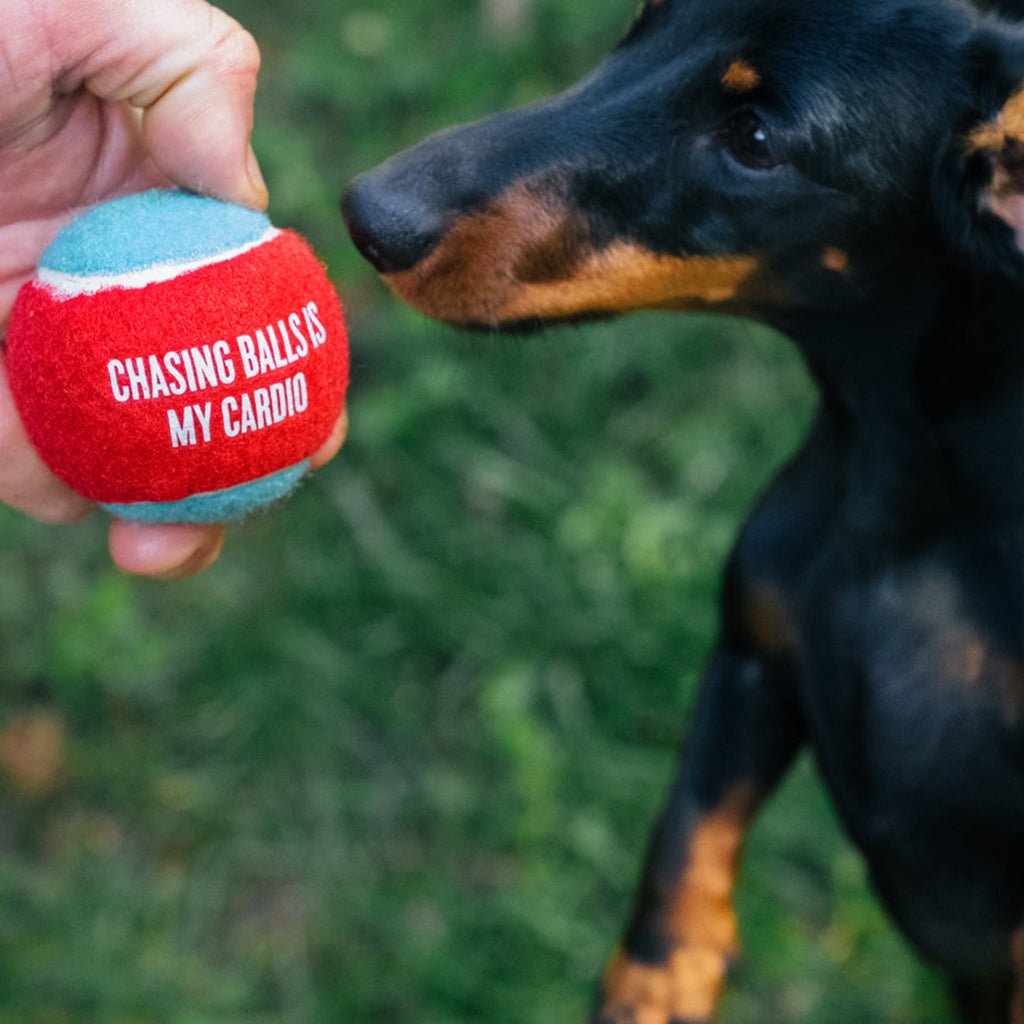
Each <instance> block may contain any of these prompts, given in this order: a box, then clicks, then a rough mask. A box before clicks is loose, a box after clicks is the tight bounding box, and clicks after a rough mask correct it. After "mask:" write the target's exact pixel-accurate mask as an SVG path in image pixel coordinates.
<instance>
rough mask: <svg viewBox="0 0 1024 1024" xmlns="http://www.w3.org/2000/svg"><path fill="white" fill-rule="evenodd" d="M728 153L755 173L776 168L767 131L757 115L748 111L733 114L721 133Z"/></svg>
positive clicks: (776, 163) (776, 161)
mask: <svg viewBox="0 0 1024 1024" xmlns="http://www.w3.org/2000/svg"><path fill="white" fill-rule="evenodd" d="M722 137H723V141H724V142H725V145H726V147H727V148H728V150H729V152H730V153H731V154H732V155H733V156H734V157H735V158H736V159H737V160H738V161H739V162H740V163H741V164H743V166H744V167H750V168H751V169H753V170H755V171H768V170H771V168H773V167H776V166H778V163H779V162H778V160H776V159H775V156H774V154H773V153H772V147H771V142H770V140H769V138H768V130H767V129H766V128H765V126H764V123H763V122H762V120H761V118H759V117H758V116H757V114H755V113H753V112H752V111H750V110H744V111H741V112H740V113H738V114H734V115H733V116H732V117H731V118H730V119H729V121H728V122H727V123H726V125H725V128H724V130H723V132H722Z"/></svg>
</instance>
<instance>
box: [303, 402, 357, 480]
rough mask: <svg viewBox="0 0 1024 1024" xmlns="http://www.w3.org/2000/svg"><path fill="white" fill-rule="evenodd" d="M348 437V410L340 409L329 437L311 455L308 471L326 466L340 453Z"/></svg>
mask: <svg viewBox="0 0 1024 1024" xmlns="http://www.w3.org/2000/svg"><path fill="white" fill-rule="evenodd" d="M347 436H348V410H347V409H342V410H341V415H340V416H339V417H338V421H337V422H336V423H335V424H334V429H333V430H332V431H331V436H330V437H328V438H327V440H326V441H325V442H324V443H323V444H322V445H321V446H320V447H319V448H318V449H317V450H316V451H315V452H314V453H313V455H312V457H311V458H310V460H309V468H310V469H319V468H320V467H321V466H326V465H327V463H328V462H330V461H331V459H333V458H334V456H335V455H337V454H338V452H339V451H341V446H342V445H343V444H344V443H345V438H346V437H347Z"/></svg>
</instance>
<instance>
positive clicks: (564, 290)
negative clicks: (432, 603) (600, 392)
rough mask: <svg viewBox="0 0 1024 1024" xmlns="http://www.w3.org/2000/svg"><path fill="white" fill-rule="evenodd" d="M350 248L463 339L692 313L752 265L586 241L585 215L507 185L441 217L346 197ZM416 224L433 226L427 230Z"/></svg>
mask: <svg viewBox="0 0 1024 1024" xmlns="http://www.w3.org/2000/svg"><path fill="white" fill-rule="evenodd" d="M344 212H345V219H346V223H347V225H348V228H349V232H350V234H351V235H352V237H353V240H354V241H355V242H356V244H357V245H358V247H359V248H360V251H361V252H362V253H363V254H364V256H366V258H367V259H369V260H370V261H371V262H372V263H373V264H374V266H375V267H376V268H377V269H378V270H379V271H380V272H381V274H382V276H383V278H384V280H385V282H386V283H387V285H388V287H389V288H390V289H391V290H392V291H393V292H394V293H395V295H397V296H398V297H399V298H400V299H402V300H403V301H404V302H406V303H408V304H409V305H410V306H412V307H413V308H414V309H417V310H419V311H420V312H421V313H424V314H426V315H427V316H429V317H432V318H434V319H436V320H440V321H443V322H445V323H448V324H452V325H454V326H457V327H461V328H464V329H467V330H478V331H487V332H490V333H495V332H500V333H509V334H523V333H530V332H534V331H537V330H540V329H543V328H546V327H550V326H553V325H559V324H579V323H585V322H589V321H591V320H597V319H606V318H608V317H612V316H617V315H619V314H622V313H628V312H631V311H634V310H639V309H667V310H687V311H703V310H708V309H721V308H722V307H725V306H728V305H729V304H730V303H731V302H732V301H733V300H735V299H737V297H738V296H739V294H740V292H741V291H742V290H745V289H746V288H747V287H748V285H749V284H750V282H752V281H753V279H754V278H755V277H756V276H757V275H758V273H759V271H760V269H761V268H760V264H759V261H758V260H757V259H756V258H755V257H753V256H739V255H737V256H696V255H678V256H676V255H668V254H663V253H657V252H654V251H652V250H650V249H648V248H646V247H645V246H643V245H642V244H641V243H639V242H637V241H633V240H628V239H621V238H620V239H614V240H611V241H607V242H605V241H602V242H600V243H598V242H597V241H596V240H595V239H594V237H593V233H592V231H591V229H590V225H589V223H588V221H587V218H586V217H585V216H584V215H583V214H582V213H581V212H580V211H579V210H576V209H573V208H572V207H570V206H568V205H567V204H566V203H565V202H564V201H562V200H561V199H560V198H558V197H556V196H554V195H553V194H551V193H550V192H547V191H545V190H542V189H539V188H537V187H530V186H529V184H527V183H518V184H517V185H514V186H512V187H511V188H509V189H507V190H506V191H505V192H504V193H502V194H501V195H500V196H499V197H498V198H496V199H493V200H491V201H490V202H488V203H486V204H482V205H481V206H480V207H479V208H478V209H475V210H473V211H472V212H468V213H464V214H461V215H458V216H454V217H453V216H448V217H446V218H444V219H443V221H442V218H440V217H431V216H429V215H428V214H424V213H422V212H421V210H420V209H416V211H415V213H416V216H417V218H418V222H417V226H416V227H415V228H412V227H409V226H407V222H410V221H411V220H412V216H411V214H410V213H409V211H408V208H407V207H405V206H402V205H401V204H400V203H399V201H398V200H397V199H396V200H395V205H394V207H392V208H387V207H386V205H385V204H384V202H383V201H382V199H381V198H380V196H379V195H378V196H374V197H373V202H369V201H367V200H366V199H364V198H363V197H361V196H359V195H358V194H354V193H350V195H349V196H348V197H347V198H346V202H345V207H344ZM419 222H427V223H430V224H431V225H433V227H432V228H431V230H430V231H428V230H426V229H423V228H422V227H420V226H419Z"/></svg>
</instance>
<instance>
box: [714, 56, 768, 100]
mask: <svg viewBox="0 0 1024 1024" xmlns="http://www.w3.org/2000/svg"><path fill="white" fill-rule="evenodd" d="M760 84H761V75H760V72H758V70H757V68H755V67H754V66H753V65H752V64H750V63H748V62H747V61H745V60H742V59H738V60H734V61H733V62H732V63H731V64H730V65H729V66H728V67H727V68H726V69H725V74H724V75H722V85H724V86H725V88H726V89H728V90H729V92H753V91H754V90H755V89H756V88H757V87H758V86H759V85H760Z"/></svg>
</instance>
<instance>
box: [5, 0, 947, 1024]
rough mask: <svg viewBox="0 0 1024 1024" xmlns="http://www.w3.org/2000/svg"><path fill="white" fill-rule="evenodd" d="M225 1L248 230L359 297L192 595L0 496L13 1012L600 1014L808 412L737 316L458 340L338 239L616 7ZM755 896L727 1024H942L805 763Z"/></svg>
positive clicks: (236, 1018)
mask: <svg viewBox="0 0 1024 1024" xmlns="http://www.w3.org/2000/svg"><path fill="white" fill-rule="evenodd" d="M224 6H225V7H226V8H227V9H228V10H229V11H230V12H231V13H232V14H234V15H235V16H237V17H238V18H239V19H240V20H242V21H243V22H245V23H246V24H247V25H248V26H249V27H250V28H251V29H252V31H253V32H254V33H255V34H256V36H257V38H258V40H259V42H260V44H261V47H262V50H263V54H264V73H263V77H262V87H261V92H260V96H259V100H258V128H257V132H256V136H255V145H256V148H257V151H258V152H259V154H260V156H261V159H262V162H263V166H264V170H265V173H266V176H267V179H268V182H269V184H270V188H271V194H272V197H273V199H272V209H271V213H272V216H273V217H274V219H275V221H276V222H277V223H279V224H281V225H286V226H290V227H296V228H298V229H300V230H302V231H303V232H305V233H306V234H307V235H308V236H309V237H310V239H311V240H312V241H313V242H314V244H315V245H316V247H317V249H318V251H319V252H320V254H321V256H322V258H323V259H324V260H325V261H326V262H327V263H328V265H329V267H330V270H331V273H332V276H333V278H334V280H335V281H336V283H337V285H338V287H339V289H340V291H341V293H342V295H343V297H344V299H345V303H346V307H347V309H348V312H349V318H350V327H351V334H352V362H353V365H352V373H353V381H352V387H351V392H350V399H349V408H350V412H351V420H352V431H351V435H350V439H349V442H348V444H347V446H346V448H345V449H344V451H343V453H342V454H341V456H340V457H339V458H338V459H337V460H336V461H335V463H334V464H332V465H331V466H330V467H329V468H327V469H325V470H324V471H322V472H321V473H319V474H317V475H316V477H315V478H314V479H312V480H311V481H310V482H308V483H307V484H306V485H305V486H303V487H302V489H301V490H300V492H299V493H298V494H297V495H296V496H295V497H294V499H293V500H292V501H291V502H290V503H289V504H288V505H287V506H285V507H283V508H279V509H276V510H274V511H272V512H270V513H268V514H266V515H263V516H259V517H256V518H254V519H252V520H251V521H249V522H247V523H246V524H244V525H243V526H241V527H239V528H237V529H234V530H233V531H232V533H231V536H230V538H229V543H228V546H227V548H226V550H225V552H224V555H223V557H222V558H221V560H220V561H219V562H218V563H217V565H216V566H214V567H213V568H212V569H210V570H209V571H208V572H206V573H205V574H203V575H202V576H201V577H199V578H196V579H193V580H188V581H184V582H178V583H173V584H166V583H156V582H150V581H141V580H133V579H129V578H126V577H123V576H120V575H118V574H117V573H116V572H115V571H114V570H113V569H111V568H110V567H109V565H108V564H107V561H106V551H105V536H104V534H105V526H104V523H103V521H102V517H101V516H99V515H97V516H94V517H93V518H92V519H91V520H89V521H87V522H85V523H83V524H81V525H78V526H74V527H66V528H53V527H45V526H41V525H38V524H34V523H31V522H29V521H27V520H25V519H23V518H21V517H19V516H17V515H15V514H13V513H10V512H6V511H3V512H0V557H2V565H3V571H2V572H0V664H2V671H0V742H2V743H6V747H0V751H2V750H6V751H7V754H6V758H7V762H8V767H7V769H6V770H3V769H0V964H2V966H0V1024H94V1022H95V1024H264V1022H267V1024H269V1022H282V1024H307V1022H308V1024H314V1022H316V1024H319V1022H333V1021H339V1022H341V1021H345V1022H351V1021H355V1022H364V1021H365V1022H370V1021H384V1022H388V1024H407V1022H408V1024H412V1022H416V1024H456V1022H458V1024H468V1022H476V1021H480V1022H484V1021H486V1022H488V1024H563V1022H573V1021H578V1022H580V1024H582V1022H583V1020H584V1019H585V1011H586V1007H587V1005H588V1003H589V1000H590V997H591V993H592V986H593V982H594V979H595V977H596V976H597V974H598V972H599V970H600V967H601V964H602V962H603V961H604V959H605V957H606V956H607V955H608V954H609V952H610V951H611V949H612V947H613V946H614V944H615V942H616V939H617V935H618V931H619V929H620V927H621V924H622V922H623V920H624V917H625V915H626V913H627V910H628V905H629V900H630V894H631V890H632V886H633V883H634V880H635V877H636V873H637V870H638V866H639V862H640V859H641V857H642V854H643V849H644V845H645V841H646V834H647V830H648V827H649V825H650V823H651V819H652V817H653V815H654V813H655V811H656V808H657V806H658V804H659V802H660V800H661V797H662V795H663V793H664V791H665V788H666V786H667V783H668V780H669V776H670V773H671V770H672V767H673V763H674V760H675V756H676V749H677V746H678V743H679V741H680V739H681V738H682V737H683V735H684V733H685V722H686V716H687V711H688V709H689V708H690V706H691V705H692V702H693V699H694V695H695V691H696V687H697V685H698V680H699V676H700V670H701V666H702V663H703V661H704V659H705V657H706V654H707V651H708V649H709V645H710V643H711V641H712V639H713V635H714V628H715V600H716V593H717V589H718V574H719V571H720V567H721V565H722V561H723V559H724V557H725V555H726V553H727V551H728V548H729V544H730V541H731V538H732V537H733V536H734V534H735V531H736V529H737V527H738V525H739V523H740V522H741V520H742V517H743V515H744V511H745V509H747V508H748V507H749V505H750V504H751V502H752V501H753V499H754V497H755V496H756V494H757V492H758V490H759V489H760V488H761V487H762V486H763V485H764V484H765V482H766V480H767V479H768V478H769V477H770V475H771V473H772V472H773V470H774V469H775V468H776V467H777V466H778V465H779V464H780V463H781V462H782V461H783V460H784V459H785V458H786V456H787V454H788V453H790V452H791V451H792V450H793V448H794V446H795V445H796V444H797V443H798V440H799V438H800V435H801V432H802V431H803V429H804V427H805V424H806V422H807V420H808V418H809V416H810V415H811V411H812V409H813V401H814V399H813V394H812V392H811V389H810V386H809V383H808V381H807V378H806V375H805V373H804V371H803V368H802V366H801V364H800V363H799V361H798V360H797V359H796V357H795V355H794V353H793V352H792V351H791V350H790V348H789V346H788V344H787V343H786V342H785V340H784V339H781V338H778V337H776V336H774V335H772V334H770V333H767V332H764V331H760V330H757V329H755V328H752V327H750V326H749V325H746V324H741V323H735V322H730V321H726V320H716V319H710V318H688V319H683V318H673V317H669V316H664V315H662V316H659V315H650V316H648V315H643V316H635V317H632V318H629V319H626V320H622V321H620V322H618V323H614V324H610V325H599V326H594V327H588V328H586V329H579V330H561V331H555V332H551V333H550V334H547V335H544V336H542V337H537V338H531V339H527V340H524V339H518V340H517V339H509V338H503V339H498V340H488V339H486V338H481V337H464V336H460V335H458V334H456V333H454V332H452V331H449V330H446V329H444V328H441V327H439V326H437V325H434V324H431V323H428V322H427V321H425V320H423V319H422V318H420V317H418V316H416V315H415V314H413V313H411V312H410V311H408V310H406V309H403V308H401V307H399V306H398V305H397V303H395V302H394V301H393V300H391V299H390V298H389V297H388V295H387V293H386V292H385V290H384V289H383V288H382V287H381V285H380V284H379V283H378V282H377V281H376V280H375V279H374V278H373V276H372V275H371V274H370V273H369V272H368V270H367V268H366V267H364V266H363V265H362V264H361V262H360V261H359V259H358V257H357V256H356V254H355V252H354V250H353V249H352V247H351V246H350V244H349V243H348V241H347V239H346V238H345V236H344V233H343V231H342V229H341V224H340V220H339V217H338V214H337V199H338V195H339V194H340V191H341V189H342V187H343V186H344V183H345V182H346V180H348V179H349V178H350V177H351V176H352V175H353V174H354V173H356V172H357V171H358V170H360V169H363V168H365V167H368V166H370V165H372V164H374V163H376V162H377V161H379V160H381V159H383V158H384V157H385V156H387V155H388V154H389V153H390V152H393V151H394V150H396V149H398V148H400V147H401V146H403V145H405V144H407V143H410V142H412V141H414V140H415V139H417V138H419V137H420V136H422V135H423V134H424V133H426V132H428V131H432V130H434V129H437V128H440V127H442V126H443V125H445V124H447V123H451V122H453V121H457V120H468V119H471V118H474V117H477V116H480V115H482V114H484V113H486V112H488V111H490V110H494V109H498V108H501V107H506V106H510V105H515V104H520V103H523V102H527V101H529V100H531V99H534V98H537V97H540V96H543V95H545V94H547V93H549V92H551V91H554V90H556V89H558V88H561V87H563V86H565V85H567V84H569V82H570V81H572V79H573V78H574V77H575V76H576V75H577V74H578V73H579V72H581V71H582V70H584V69H585V68H586V67H587V66H588V65H589V64H591V63H592V62H593V61H595V60H596V59H597V57H598V56H599V55H600V54H601V53H602V52H603V51H604V50H605V49H607V48H608V47H609V46H610V45H611V44H612V43H613V42H614V41H615V39H616V37H617V36H618V35H619V34H621V33H622V32H623V31H624V29H625V27H626V25H627V24H628V21H629V18H630V16H631V13H632V10H631V3H630V2H629V0H591V2H590V3H589V4H587V5H586V9H585V10H584V9H582V8H581V7H580V5H578V4H576V3H573V2H571V0H534V2H533V3H528V4H523V5H519V6H521V7H522V12H521V13H522V20H521V21H519V22H518V23H516V22H515V20H514V19H513V22H512V23H510V24H509V23H505V22H504V21H503V20H502V18H501V16H500V15H501V12H502V11H505V12H509V11H511V14H512V15H515V14H516V12H517V5H516V4H511V5H510V4H508V3H506V4H497V3H494V2H492V3H489V4H481V3H480V2H479V0H453V2H448V3H444V4H420V5H414V4H408V3H402V2H399V0H376V2H375V3H372V4H371V3H369V2H365V3H356V2H352V0H338V2H337V3H327V2H326V0H297V2H294V3H290V4H281V3H279V2H274V3H271V2H270V0H231V2H229V3H227V4H225V5H224ZM19 739H20V741H21V742H20V743H18V742H16V741H18V740H19ZM12 765H13V767H12ZM739 902H740V914H741V924H742V927H743V934H744V956H743V959H742V961H741V963H740V964H739V966H738V969H737V973H736V978H735V982H734V984H733V986H732V988H731V991H730V994H729V996H728V998H727V1000H726V1004H725V1006H724V1008H723V1013H722V1021H723V1024H764V1022H774V1021H780V1022H787V1024H789V1022H793V1024H873V1022H878V1021H885V1022H896V1024H943V1022H945V1021H947V1020H948V1019H949V1018H948V1011H947V1009H946V1004H945V1001H944V997H943V992H942V988H941V986H940V985H939V984H938V982H937V981H936V979H935V978H934V977H933V975H932V974H931V973H930V972H929V971H928V970H927V969H926V968H924V967H923V966H921V965H920V964H919V963H918V961H917V960H916V959H915V958H914V956H913V955H912V954H911V953H910V952H909V951H908V950H907V948H906V947H905V945H904V944H903V942H902V941H901V940H900V939H899V938H898V937H897V936H896V934H895V933H894V932H893V931H892V929H891V928H890V926H889V925H888V924H887V922H886V920H885V918H884V916H883V915H882V913H881V911H880V910H879V908H878V906H877V904H876V902H875V900H874V899H873V897H872V895H871V894H870V891H869V889H868V888H867V886H866V884H865V880H864V871H863V867H862V865H861V862H860V860H859V858H858V857H857V855H856V854H855V853H854V852H853V851H852V849H851V848H850V846H849V845H848V844H847V842H846V841H845V840H844V839H843V838H842V837H841V836H840V834H839V833H838V831H837V829H836V826H835V823H834V818H833V815H832V811H831V809H830V807H829V804H828V801H827V799H826V797H825V796H824V794H823V793H822V791H821V788H820V786H819V784H818V782H817V779H816V775H815V773H814V770H813V766H812V765H811V764H810V763H809V762H808V761H806V760H805V761H801V763H800V764H799V765H798V767H797V769H796V770H795V771H794V773H793V775H792V777H791V778H790V779H789V780H788V781H787V783H786V785H785V786H784V787H783V789H782V791H781V792H780V793H779V794H778V795H777V796H776V797H775V798H773V800H772V802H771V803H770V804H769V806H768V808H767V811H766V813H765V814H764V815H763V816H762V818H761V820H760V821H759V823H758V825H757V827H756V828H755V830H754V832H753V834H752V836H751V839H750V842H749V844H748V851H747V856H746V861H745V870H744V876H743V883H742V888H741V892H740V900H739Z"/></svg>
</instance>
